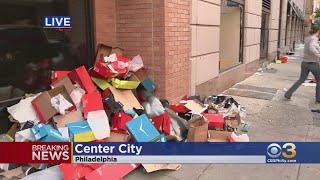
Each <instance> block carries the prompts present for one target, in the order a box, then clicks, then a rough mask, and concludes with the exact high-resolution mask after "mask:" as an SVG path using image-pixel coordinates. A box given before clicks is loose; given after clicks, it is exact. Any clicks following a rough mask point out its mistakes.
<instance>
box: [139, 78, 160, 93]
mask: <svg viewBox="0 0 320 180" xmlns="http://www.w3.org/2000/svg"><path fill="white" fill-rule="evenodd" d="M141 85H142V86H143V88H144V89H146V90H147V91H148V92H154V91H155V90H156V85H155V84H154V82H153V80H152V79H151V78H146V79H145V80H143V81H141Z"/></svg>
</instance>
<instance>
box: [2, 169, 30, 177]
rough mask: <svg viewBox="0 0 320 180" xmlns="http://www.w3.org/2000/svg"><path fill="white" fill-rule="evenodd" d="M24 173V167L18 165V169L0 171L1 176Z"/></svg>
mask: <svg viewBox="0 0 320 180" xmlns="http://www.w3.org/2000/svg"><path fill="white" fill-rule="evenodd" d="M23 173H24V171H23V169H22V167H18V168H16V169H12V170H10V171H5V172H2V173H0V176H4V177H6V178H12V177H14V176H20V175H21V174H23Z"/></svg>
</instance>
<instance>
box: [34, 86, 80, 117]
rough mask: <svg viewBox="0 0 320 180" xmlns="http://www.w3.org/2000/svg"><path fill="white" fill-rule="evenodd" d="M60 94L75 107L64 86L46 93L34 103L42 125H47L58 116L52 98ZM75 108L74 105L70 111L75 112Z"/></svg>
mask: <svg viewBox="0 0 320 180" xmlns="http://www.w3.org/2000/svg"><path fill="white" fill-rule="evenodd" d="M58 94H61V95H62V96H63V97H64V98H65V99H66V100H67V101H69V102H70V103H72V104H73V105H74V103H73V101H72V99H71V97H70V95H69V93H68V92H67V90H66V88H65V86H64V85H63V86H59V87H57V88H54V89H52V90H50V91H45V92H43V93H41V94H40V95H39V96H38V97H37V98H35V99H34V100H33V101H32V105H33V107H34V109H35V111H36V113H37V114H38V116H39V118H40V121H41V122H42V123H47V122H48V121H49V120H50V119H51V118H52V117H53V116H54V115H56V114H58V111H57V110H56V109H55V108H54V107H53V106H52V105H51V98H52V97H55V96H57V95H58ZM75 107H76V106H75V105H74V106H73V107H71V108H70V109H69V110H73V109H75Z"/></svg>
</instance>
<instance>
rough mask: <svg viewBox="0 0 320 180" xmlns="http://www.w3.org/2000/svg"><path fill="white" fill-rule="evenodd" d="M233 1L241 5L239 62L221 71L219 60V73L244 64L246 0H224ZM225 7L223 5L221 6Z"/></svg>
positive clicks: (223, 0) (224, 0)
mask: <svg viewBox="0 0 320 180" xmlns="http://www.w3.org/2000/svg"><path fill="white" fill-rule="evenodd" d="M226 1H231V2H234V3H237V4H239V7H240V46H239V61H238V62H237V63H236V64H234V65H232V66H230V67H227V68H224V69H220V59H219V73H223V72H225V71H228V70H230V69H233V68H235V67H238V66H239V65H241V64H243V51H244V21H245V1H244V0H222V2H226ZM221 5H223V4H221Z"/></svg>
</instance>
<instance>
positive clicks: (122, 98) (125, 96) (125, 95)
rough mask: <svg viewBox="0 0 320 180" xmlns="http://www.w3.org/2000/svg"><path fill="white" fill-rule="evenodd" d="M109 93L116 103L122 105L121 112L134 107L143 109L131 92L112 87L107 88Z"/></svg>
mask: <svg viewBox="0 0 320 180" xmlns="http://www.w3.org/2000/svg"><path fill="white" fill-rule="evenodd" d="M109 89H110V91H111V93H112V94H113V95H114V98H115V100H116V101H119V102H121V103H122V104H123V110H124V111H127V110H130V109H133V108H134V107H136V108H139V109H143V107H142V106H141V104H140V103H139V101H138V100H137V98H136V97H135V96H134V94H133V92H132V91H131V90H120V89H116V88H114V87H112V86H111V87H110V88H109Z"/></svg>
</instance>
